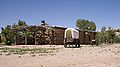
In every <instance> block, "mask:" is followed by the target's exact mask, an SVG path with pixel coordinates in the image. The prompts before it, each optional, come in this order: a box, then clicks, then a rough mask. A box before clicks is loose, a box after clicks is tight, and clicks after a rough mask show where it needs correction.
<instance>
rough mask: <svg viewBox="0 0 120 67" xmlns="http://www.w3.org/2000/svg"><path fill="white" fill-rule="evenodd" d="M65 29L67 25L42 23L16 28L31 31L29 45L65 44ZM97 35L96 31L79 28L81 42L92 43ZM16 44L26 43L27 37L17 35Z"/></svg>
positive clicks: (28, 37) (28, 39) (28, 38)
mask: <svg viewBox="0 0 120 67" xmlns="http://www.w3.org/2000/svg"><path fill="white" fill-rule="evenodd" d="M65 30H66V28H65V27H58V26H41V25H40V26H26V27H23V28H19V29H17V30H16V32H19V33H20V32H25V31H27V32H31V34H30V35H29V36H27V44H28V45H47V44H53V45H63V44H64V34H65ZM95 37H96V32H90V31H83V30H79V40H80V44H91V42H92V40H95ZM16 44H17V45H24V44H25V37H24V36H22V35H17V36H16Z"/></svg>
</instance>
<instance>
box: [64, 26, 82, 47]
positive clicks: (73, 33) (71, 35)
mask: <svg viewBox="0 0 120 67" xmlns="http://www.w3.org/2000/svg"><path fill="white" fill-rule="evenodd" d="M67 45H69V46H70V45H75V47H80V42H79V31H78V30H76V29H74V28H67V29H66V30H65V35H64V46H65V47H67Z"/></svg>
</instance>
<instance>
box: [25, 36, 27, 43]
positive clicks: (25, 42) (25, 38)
mask: <svg viewBox="0 0 120 67" xmlns="http://www.w3.org/2000/svg"><path fill="white" fill-rule="evenodd" d="M25 45H27V36H26V35H25Z"/></svg>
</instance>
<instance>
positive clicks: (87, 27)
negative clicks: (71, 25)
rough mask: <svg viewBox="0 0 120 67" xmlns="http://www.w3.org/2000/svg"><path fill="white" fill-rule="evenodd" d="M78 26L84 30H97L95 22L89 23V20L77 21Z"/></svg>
mask: <svg viewBox="0 0 120 67" xmlns="http://www.w3.org/2000/svg"><path fill="white" fill-rule="evenodd" d="M76 26H77V27H78V28H79V29H82V30H88V31H95V30H96V25H95V23H94V22H93V21H89V20H85V19H78V20H77V21H76Z"/></svg>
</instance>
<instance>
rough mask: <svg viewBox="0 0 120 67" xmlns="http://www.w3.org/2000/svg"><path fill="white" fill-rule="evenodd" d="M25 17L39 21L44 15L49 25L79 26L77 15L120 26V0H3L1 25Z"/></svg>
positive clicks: (80, 17)
mask: <svg viewBox="0 0 120 67" xmlns="http://www.w3.org/2000/svg"><path fill="white" fill-rule="evenodd" d="M19 19H20V20H24V21H26V23H27V24H28V25H38V24H40V21H41V19H44V20H46V22H47V23H48V24H49V25H58V26H67V27H73V28H76V20H77V19H88V20H90V21H94V22H95V23H96V25H97V30H100V29H101V27H102V26H112V27H114V28H120V24H119V23H120V0H0V27H5V26H6V25H8V24H10V25H11V24H13V23H17V22H18V20H19Z"/></svg>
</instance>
